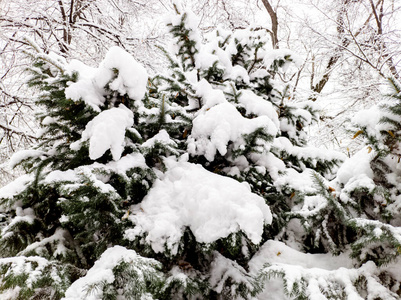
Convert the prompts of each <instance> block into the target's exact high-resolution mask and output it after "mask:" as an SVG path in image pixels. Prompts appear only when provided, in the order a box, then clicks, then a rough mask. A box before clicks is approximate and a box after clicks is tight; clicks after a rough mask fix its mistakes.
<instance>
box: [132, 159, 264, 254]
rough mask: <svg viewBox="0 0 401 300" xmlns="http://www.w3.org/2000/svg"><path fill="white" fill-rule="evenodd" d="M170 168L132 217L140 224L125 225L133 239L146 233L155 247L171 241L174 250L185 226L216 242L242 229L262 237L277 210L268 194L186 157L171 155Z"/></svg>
mask: <svg viewBox="0 0 401 300" xmlns="http://www.w3.org/2000/svg"><path fill="white" fill-rule="evenodd" d="M167 165H168V171H167V172H166V173H165V175H164V177H163V178H162V179H161V180H157V181H156V182H155V183H154V185H153V188H152V189H151V190H150V191H149V193H148V195H147V196H146V197H145V198H144V200H143V201H142V203H141V204H138V205H136V206H135V207H133V210H132V211H133V214H132V215H131V216H130V217H129V218H130V220H131V221H132V222H133V223H134V224H136V226H135V227H134V228H132V229H129V230H127V231H126V234H125V236H126V238H128V239H130V240H133V239H135V238H136V237H137V236H140V235H142V234H146V235H147V237H146V242H147V243H149V244H150V245H151V246H152V248H153V250H154V251H156V252H162V251H164V246H165V245H166V246H167V248H169V249H170V250H171V251H172V253H173V254H174V253H176V252H177V248H178V244H179V242H180V239H181V237H182V235H183V233H184V230H185V228H186V227H189V228H190V229H191V231H192V233H193V234H194V236H195V238H196V240H197V241H198V242H200V243H212V242H214V241H216V240H218V239H220V238H224V237H227V236H228V235H230V234H231V233H234V232H238V231H243V232H244V233H245V234H246V235H247V236H248V238H249V239H250V240H251V241H252V242H253V243H255V244H258V243H259V242H260V240H261V235H262V232H263V226H264V224H270V223H271V221H272V215H271V213H270V209H269V207H268V206H267V205H266V204H265V201H264V199H263V198H261V197H259V196H257V195H255V194H253V193H252V192H251V191H250V188H249V186H248V185H247V184H244V183H239V182H237V181H236V180H234V179H231V178H228V177H223V176H220V175H217V174H214V173H211V172H209V171H207V170H205V169H204V168H203V167H202V166H201V165H197V164H191V163H188V162H185V161H180V162H174V161H172V160H169V161H167Z"/></svg>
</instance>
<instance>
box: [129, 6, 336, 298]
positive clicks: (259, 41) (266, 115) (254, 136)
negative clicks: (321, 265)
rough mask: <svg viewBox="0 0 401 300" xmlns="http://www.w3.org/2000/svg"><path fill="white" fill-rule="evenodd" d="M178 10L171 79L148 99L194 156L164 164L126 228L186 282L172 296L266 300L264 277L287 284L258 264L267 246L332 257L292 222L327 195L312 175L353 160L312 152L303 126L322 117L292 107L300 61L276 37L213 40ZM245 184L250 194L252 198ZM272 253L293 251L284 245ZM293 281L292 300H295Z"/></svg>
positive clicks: (216, 36)
mask: <svg viewBox="0 0 401 300" xmlns="http://www.w3.org/2000/svg"><path fill="white" fill-rule="evenodd" d="M176 10H177V15H176V16H175V17H172V18H171V20H170V22H169V23H168V26H169V28H170V31H171V33H172V35H173V37H174V41H175V43H174V44H173V46H172V49H171V51H165V52H166V54H167V56H168V59H169V61H170V69H169V70H170V74H168V75H163V76H157V77H156V78H154V79H153V80H152V85H153V86H152V87H151V93H150V94H149V95H150V96H151V97H154V98H156V99H162V100H161V101H162V103H163V108H164V111H165V117H164V124H162V125H161V128H164V129H165V130H166V131H167V132H168V133H169V135H170V138H174V139H175V142H176V143H177V144H180V145H181V144H184V145H185V147H184V148H183V149H184V151H185V152H186V153H185V154H184V155H182V156H181V158H180V159H179V161H178V162H177V161H176V159H175V158H174V159H170V158H168V159H166V160H165V162H166V165H167V172H166V173H165V174H164V175H163V177H162V178H161V179H160V180H157V181H156V182H155V184H154V186H153V187H152V189H151V190H150V191H149V193H148V195H147V196H146V197H145V199H144V201H142V202H141V203H140V204H138V205H136V206H134V207H132V209H131V211H132V214H130V216H129V217H128V219H129V220H130V221H131V222H132V223H133V225H134V226H133V228H132V229H128V230H126V231H125V237H126V238H127V239H128V240H129V241H131V244H130V247H132V248H134V249H139V248H141V247H142V248H143V249H144V252H142V253H144V255H146V256H152V257H158V260H159V261H163V262H164V265H165V266H168V268H167V269H168V272H169V274H170V276H171V277H170V279H169V280H173V281H175V282H176V284H177V287H176V288H175V289H174V290H171V293H172V294H171V297H172V298H177V297H179V296H178V295H185V296H186V297H189V295H191V296H192V297H193V298H194V299H196V298H205V299H214V298H218V299H240V298H243V299H250V298H252V297H254V296H256V297H258V296H257V295H258V293H259V292H261V291H262V290H263V289H264V288H263V286H264V285H265V284H266V283H267V282H268V280H267V279H266V277H273V276H275V275H277V274H278V272H276V270H275V269H274V268H272V269H269V267H263V266H264V265H265V264H266V266H267V264H269V263H270V264H272V263H274V262H275V261H274V260H271V257H269V256H267V257H266V258H265V259H264V260H263V257H261V256H260V255H259V254H257V253H259V252H258V250H259V247H260V245H261V244H262V243H264V242H265V241H267V240H269V239H279V240H283V241H287V242H288V243H289V244H291V245H292V246H295V247H296V249H298V250H304V251H308V250H311V249H315V251H318V250H320V251H321V250H322V249H321V247H319V245H317V246H316V245H315V244H313V243H309V244H307V242H309V240H311V238H312V237H311V236H312V235H313V232H309V233H305V232H303V234H302V235H299V234H298V232H301V231H302V229H299V228H298V225H299V226H300V224H298V223H296V222H290V223H288V222H289V220H290V218H291V217H293V218H296V217H298V215H297V214H295V213H293V212H292V208H293V207H294V206H295V205H299V202H301V201H303V200H304V198H305V197H306V196H308V197H310V198H312V197H315V198H317V197H318V196H317V195H318V194H319V193H320V188H319V187H316V184H315V183H314V180H313V177H312V175H313V174H315V173H314V172H317V173H316V174H318V175H315V176H316V177H317V178H319V177H318V176H328V177H330V174H331V170H332V169H333V167H334V166H336V165H337V164H338V163H339V162H340V161H341V160H342V159H343V156H342V155H340V154H336V153H332V152H327V151H326V152H322V151H320V150H318V149H315V148H313V147H308V146H307V144H306V133H305V131H304V128H305V127H307V126H308V125H309V124H310V123H311V122H312V121H313V120H314V119H315V118H316V107H315V106H314V104H313V103H312V102H308V101H306V102H301V101H299V102H297V101H294V100H293V97H294V95H293V94H292V93H291V92H290V91H291V90H292V88H291V85H290V83H285V82H286V81H287V82H291V81H290V80H288V78H291V75H292V73H291V71H292V70H294V69H292V70H291V68H293V67H294V64H296V63H297V61H296V56H295V55H294V54H293V53H291V52H290V51H288V50H279V51H278V50H275V51H272V50H270V49H268V47H267V45H268V44H269V41H268V39H267V36H266V33H265V32H264V31H260V30H258V29H252V28H250V29H246V30H238V31H236V32H226V31H224V30H222V29H219V30H217V31H215V32H213V34H211V35H210V36H207V37H205V41H203V40H202V39H201V37H200V34H199V33H198V30H197V19H196V17H195V16H193V15H192V14H191V13H190V12H188V11H186V12H185V11H183V10H182V9H181V8H179V7H176ZM184 120H191V124H190V126H188V125H185V124H186V123H185V122H184V123H183V121H184ZM176 122H179V123H178V124H183V126H181V128H180V127H179V126H174V124H175V123H176ZM173 129H174V130H173ZM176 129H179V130H176ZM231 179H234V180H236V181H233V180H231ZM237 182H241V184H242V186H245V187H247V188H248V189H249V190H250V191H251V192H252V194H249V196H245V195H244V194H243V193H245V191H242V189H241V188H239V185H238V183H237ZM256 195H257V196H258V197H259V198H257V197H256V198H255V196H256ZM257 199H259V200H260V199H263V202H264V203H266V204H267V205H269V207H270V211H271V212H272V215H273V220H271V217H270V214H269V213H268V212H267V211H265V210H264V209H263V208H260V207H259V208H258V209H256V210H255V208H256V207H255V204H256V203H259V200H257ZM256 201H257V202H256ZM257 206H259V204H257ZM261 211H262V212H263V214H262V215H261V214H260V213H261ZM305 244H306V245H305ZM265 245H266V247H263V248H262V249H268V250H270V247H273V246H274V247H273V248H272V249H284V250H285V251H286V252H290V250H291V249H290V248H288V247H287V248H286V246H285V245H284V244H282V243H279V244H278V246H277V245H274V244H273V246H272V243H271V241H270V242H267V243H266V244H265ZM149 246H150V247H149ZM277 247H279V248H277ZM316 248H317V250H316ZM323 250H326V251H328V250H329V249H323ZM263 251H266V250H263ZM263 251H262V252H261V253H264V252H263ZM294 252H295V253H298V252H296V251H294V250H293V252H291V254H292V253H294ZM255 253H256V254H255ZM277 253H278V254H277V255H276V256H279V255H281V254H280V251H277ZM253 257H255V260H254V259H253ZM298 257H299V258H300V260H302V259H303V256H302V255H301V254H299V255H298ZM300 263H301V262H300ZM291 267H293V266H292V265H289V267H288V270H286V272H287V271H288V272H287V274H288V275H290V274H291V273H292V269H291ZM278 275H280V274H278ZM265 279H266V280H265ZM327 280H329V279H327ZM287 281H288V280H287ZM287 281H285V282H284V283H283V284H285V285H286V286H288V288H287V290H286V292H287V293H288V294H290V293H295V294H296V293H297V292H298V291H297V289H296V288H295V290H294V289H293V288H292V287H290V286H289V283H288V284H287ZM334 281H335V280H334ZM201 283H203V284H201ZM205 283H207V284H205ZM265 290H266V291H267V293H269V288H267V289H265ZM301 293H304V291H303V290H301V289H300V293H299V294H296V296H298V295H300V294H301ZM182 297H184V296H182ZM260 297H261V298H260V299H265V297H267V296H266V294H264V295H261V296H260ZM271 297H272V298H271V299H279V298H280V297H285V296H284V294H280V293H278V294H277V293H273V294H272V295H271Z"/></svg>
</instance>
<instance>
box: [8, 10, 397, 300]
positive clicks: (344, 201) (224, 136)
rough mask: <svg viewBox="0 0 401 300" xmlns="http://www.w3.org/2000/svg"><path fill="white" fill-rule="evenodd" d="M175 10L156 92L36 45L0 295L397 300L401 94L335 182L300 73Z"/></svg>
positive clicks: (128, 67)
mask: <svg viewBox="0 0 401 300" xmlns="http://www.w3.org/2000/svg"><path fill="white" fill-rule="evenodd" d="M175 10H176V12H175V15H173V16H172V17H171V19H170V20H168V22H167V26H168V27H169V29H170V32H171V34H172V35H173V38H174V41H175V43H174V44H173V45H171V49H161V50H162V51H164V53H165V54H166V56H167V58H168V61H169V63H170V66H169V68H168V70H167V72H165V73H164V74H160V75H157V76H154V77H149V76H148V74H147V72H146V70H145V69H144V68H143V67H142V66H141V65H140V64H139V63H138V62H137V61H136V60H135V59H134V58H133V57H132V56H131V55H130V54H128V53H127V52H125V51H124V50H123V49H121V48H118V47H113V48H111V49H110V50H109V52H108V53H107V55H106V57H105V59H104V60H103V62H102V63H101V64H100V65H99V66H98V68H92V67H89V66H86V65H84V64H83V63H81V62H79V61H76V60H73V61H70V62H67V61H65V60H64V59H63V58H60V57H58V56H56V55H54V54H45V53H43V52H41V51H40V50H39V48H38V47H35V44H34V43H33V42H31V41H30V43H31V45H32V48H33V50H32V52H30V53H28V54H29V55H30V56H31V57H32V59H33V60H34V65H33V67H32V68H31V69H30V71H31V73H32V76H31V78H30V80H29V84H30V85H31V86H32V88H37V89H39V90H40V91H41V94H40V97H39V99H38V104H39V105H40V106H41V107H42V109H43V110H42V111H41V113H40V114H39V115H38V118H39V120H40V122H41V125H42V130H41V132H40V140H39V142H38V144H37V145H36V146H35V147H34V148H33V149H30V150H25V151H22V152H19V153H17V154H16V155H14V156H13V158H12V160H11V163H12V164H13V165H17V164H20V165H22V166H23V167H24V168H25V170H26V172H27V174H26V175H24V176H22V177H20V178H19V179H17V180H16V181H14V182H12V183H10V184H9V185H7V186H5V187H4V188H2V189H1V190H0V197H1V211H2V215H1V217H2V219H1V230H2V231H1V236H0V245H1V255H2V257H3V258H1V259H0V273H1V276H2V277H1V283H0V290H1V293H2V294H1V295H2V296H3V297H4V298H10V299H61V298H63V299H364V298H367V299H396V298H397V297H398V296H399V295H400V284H399V282H400V278H399V277H400V274H399V271H397V270H396V267H394V266H397V262H398V261H397V259H398V255H399V254H400V246H401V244H400V241H401V239H400V230H399V227H397V226H399V222H400V207H401V206H400V205H399V203H398V202H399V201H400V199H399V198H400V197H399V194H400V192H399V191H400V189H399V172H398V169H397V166H398V157H399V155H400V153H399V130H400V128H399V127H400V125H399V124H400V122H399V121H400V120H399V118H400V117H399V115H400V114H401V112H400V111H399V102H397V101H399V92H400V91H399V89H398V90H397V91H396V93H394V95H393V98H394V99H396V101H395V100H394V101H395V102H394V101H393V102H390V103H388V104H387V105H386V106H383V107H382V108H381V111H382V112H383V113H382V118H381V119H377V121H378V123H377V124H373V123H371V120H370V121H369V122H370V123H369V124H365V123H363V119H362V118H357V119H356V121H355V122H356V123H358V124H360V126H362V127H361V129H360V131H358V134H359V133H364V135H365V136H366V137H367V140H368V143H369V146H368V148H366V149H363V150H361V151H365V152H366V153H367V154H369V155H370V156H367V154H366V153H363V154H357V155H356V156H355V158H351V159H349V160H346V162H345V163H344V164H343V165H342V166H341V167H340V169H339V171H338V176H337V177H336V174H335V172H336V171H337V169H338V167H339V166H340V164H341V163H342V162H343V161H344V160H345V156H344V155H342V154H339V153H336V152H330V151H327V150H324V151H322V150H319V149H317V148H314V147H310V146H308V144H307V132H306V131H305V129H306V128H307V127H308V126H309V125H310V124H312V123H313V122H314V121H316V120H317V117H318V114H317V113H318V108H317V107H316V105H315V103H314V102H311V101H307V100H305V101H303V99H301V98H300V96H299V95H296V94H294V93H293V92H292V91H293V89H292V84H293V80H294V76H293V75H294V74H295V73H296V72H297V65H298V58H297V56H296V55H295V54H294V53H293V52H291V51H289V50H283V49H280V50H272V49H270V47H269V45H270V40H269V36H268V35H267V34H266V32H264V31H262V30H259V29H258V28H247V29H241V30H237V31H235V32H227V31H224V30H222V29H219V30H216V31H214V32H212V33H210V34H209V35H208V36H205V37H204V38H202V37H201V35H200V34H199V32H198V30H197V21H196V20H197V19H196V16H194V15H193V14H192V13H191V12H189V11H185V10H184V9H182V8H181V7H178V6H176V7H175ZM155 51H156V50H155ZM394 86H395V87H396V88H398V86H397V85H396V84H395V83H394ZM372 124H373V126H374V127H372ZM360 156H362V158H359V157H360ZM361 163H364V164H365V165H364V169H358V168H357V167H356V166H358V167H359V166H361ZM390 171H391V172H390ZM364 172H365V173H364ZM397 172H398V173H397ZM390 261H392V262H394V265H393V266H390V267H389V266H388V265H387V263H388V262H390ZM399 265H400V264H399V263H398V266H399ZM397 295H398V296H397Z"/></svg>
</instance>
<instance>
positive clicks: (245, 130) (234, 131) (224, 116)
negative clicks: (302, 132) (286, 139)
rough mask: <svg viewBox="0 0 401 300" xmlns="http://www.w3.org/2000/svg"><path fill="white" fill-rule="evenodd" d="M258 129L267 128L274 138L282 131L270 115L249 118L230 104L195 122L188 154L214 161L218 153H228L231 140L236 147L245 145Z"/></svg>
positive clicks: (209, 111)
mask: <svg viewBox="0 0 401 300" xmlns="http://www.w3.org/2000/svg"><path fill="white" fill-rule="evenodd" d="M258 128H264V129H265V130H266V132H267V133H268V134H269V135H271V136H275V135H276V133H277V130H278V129H277V127H276V125H275V124H274V122H273V121H272V120H271V119H270V118H269V117H267V116H261V117H257V118H254V119H247V118H244V117H242V115H241V114H240V113H239V112H238V110H237V109H236V108H235V107H234V106H233V105H231V104H230V103H228V102H226V103H221V104H218V105H215V106H213V107H212V108H210V109H209V110H207V111H206V112H205V113H203V114H200V115H198V116H197V117H196V118H195V119H194V121H193V128H192V134H191V137H190V138H189V140H188V151H189V153H191V154H194V155H204V156H205V157H206V159H207V160H209V161H212V160H213V159H214V157H215V155H216V153H217V151H218V152H219V153H220V154H221V155H225V154H226V153H227V145H228V143H229V142H230V141H231V142H233V144H234V148H238V147H240V146H242V145H245V144H246V143H245V140H244V138H243V136H244V135H246V134H251V133H253V132H255V131H256V130H257V129H258Z"/></svg>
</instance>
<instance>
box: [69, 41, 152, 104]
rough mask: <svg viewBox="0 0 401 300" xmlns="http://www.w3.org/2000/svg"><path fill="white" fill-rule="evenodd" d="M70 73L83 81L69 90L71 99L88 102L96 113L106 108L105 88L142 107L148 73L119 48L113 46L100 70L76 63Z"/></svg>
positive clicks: (71, 66) (71, 63) (70, 67)
mask: <svg viewBox="0 0 401 300" xmlns="http://www.w3.org/2000/svg"><path fill="white" fill-rule="evenodd" d="M67 70H68V71H69V72H70V73H72V72H77V73H78V74H79V79H78V81H77V82H74V83H71V84H70V86H69V87H67V88H66V89H65V95H66V97H67V98H69V99H72V100H74V101H80V100H82V101H85V103H86V104H87V105H89V106H91V107H92V108H93V109H95V110H96V111H100V109H99V107H100V106H102V105H103V103H104V101H105V99H104V97H103V96H104V95H105V90H104V88H105V87H106V86H107V84H108V88H109V89H111V90H113V91H117V92H118V93H119V94H120V95H121V96H123V95H125V94H127V95H128V96H129V97H130V98H131V99H133V100H135V103H136V104H137V105H138V106H142V104H141V102H140V100H141V99H142V98H143V96H144V95H145V92H146V85H147V82H148V73H147V72H146V69H145V68H144V67H143V66H142V65H141V64H139V63H138V62H137V61H136V60H135V58H133V57H132V56H131V54H129V53H128V52H126V51H125V50H123V49H121V48H119V47H116V46H115V47H111V48H110V49H109V51H108V52H107V54H106V57H105V59H104V60H103V61H102V63H101V64H100V66H99V68H91V67H88V66H86V65H85V64H83V63H81V62H79V61H76V60H72V61H71V62H70V64H69V65H68V66H67Z"/></svg>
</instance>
